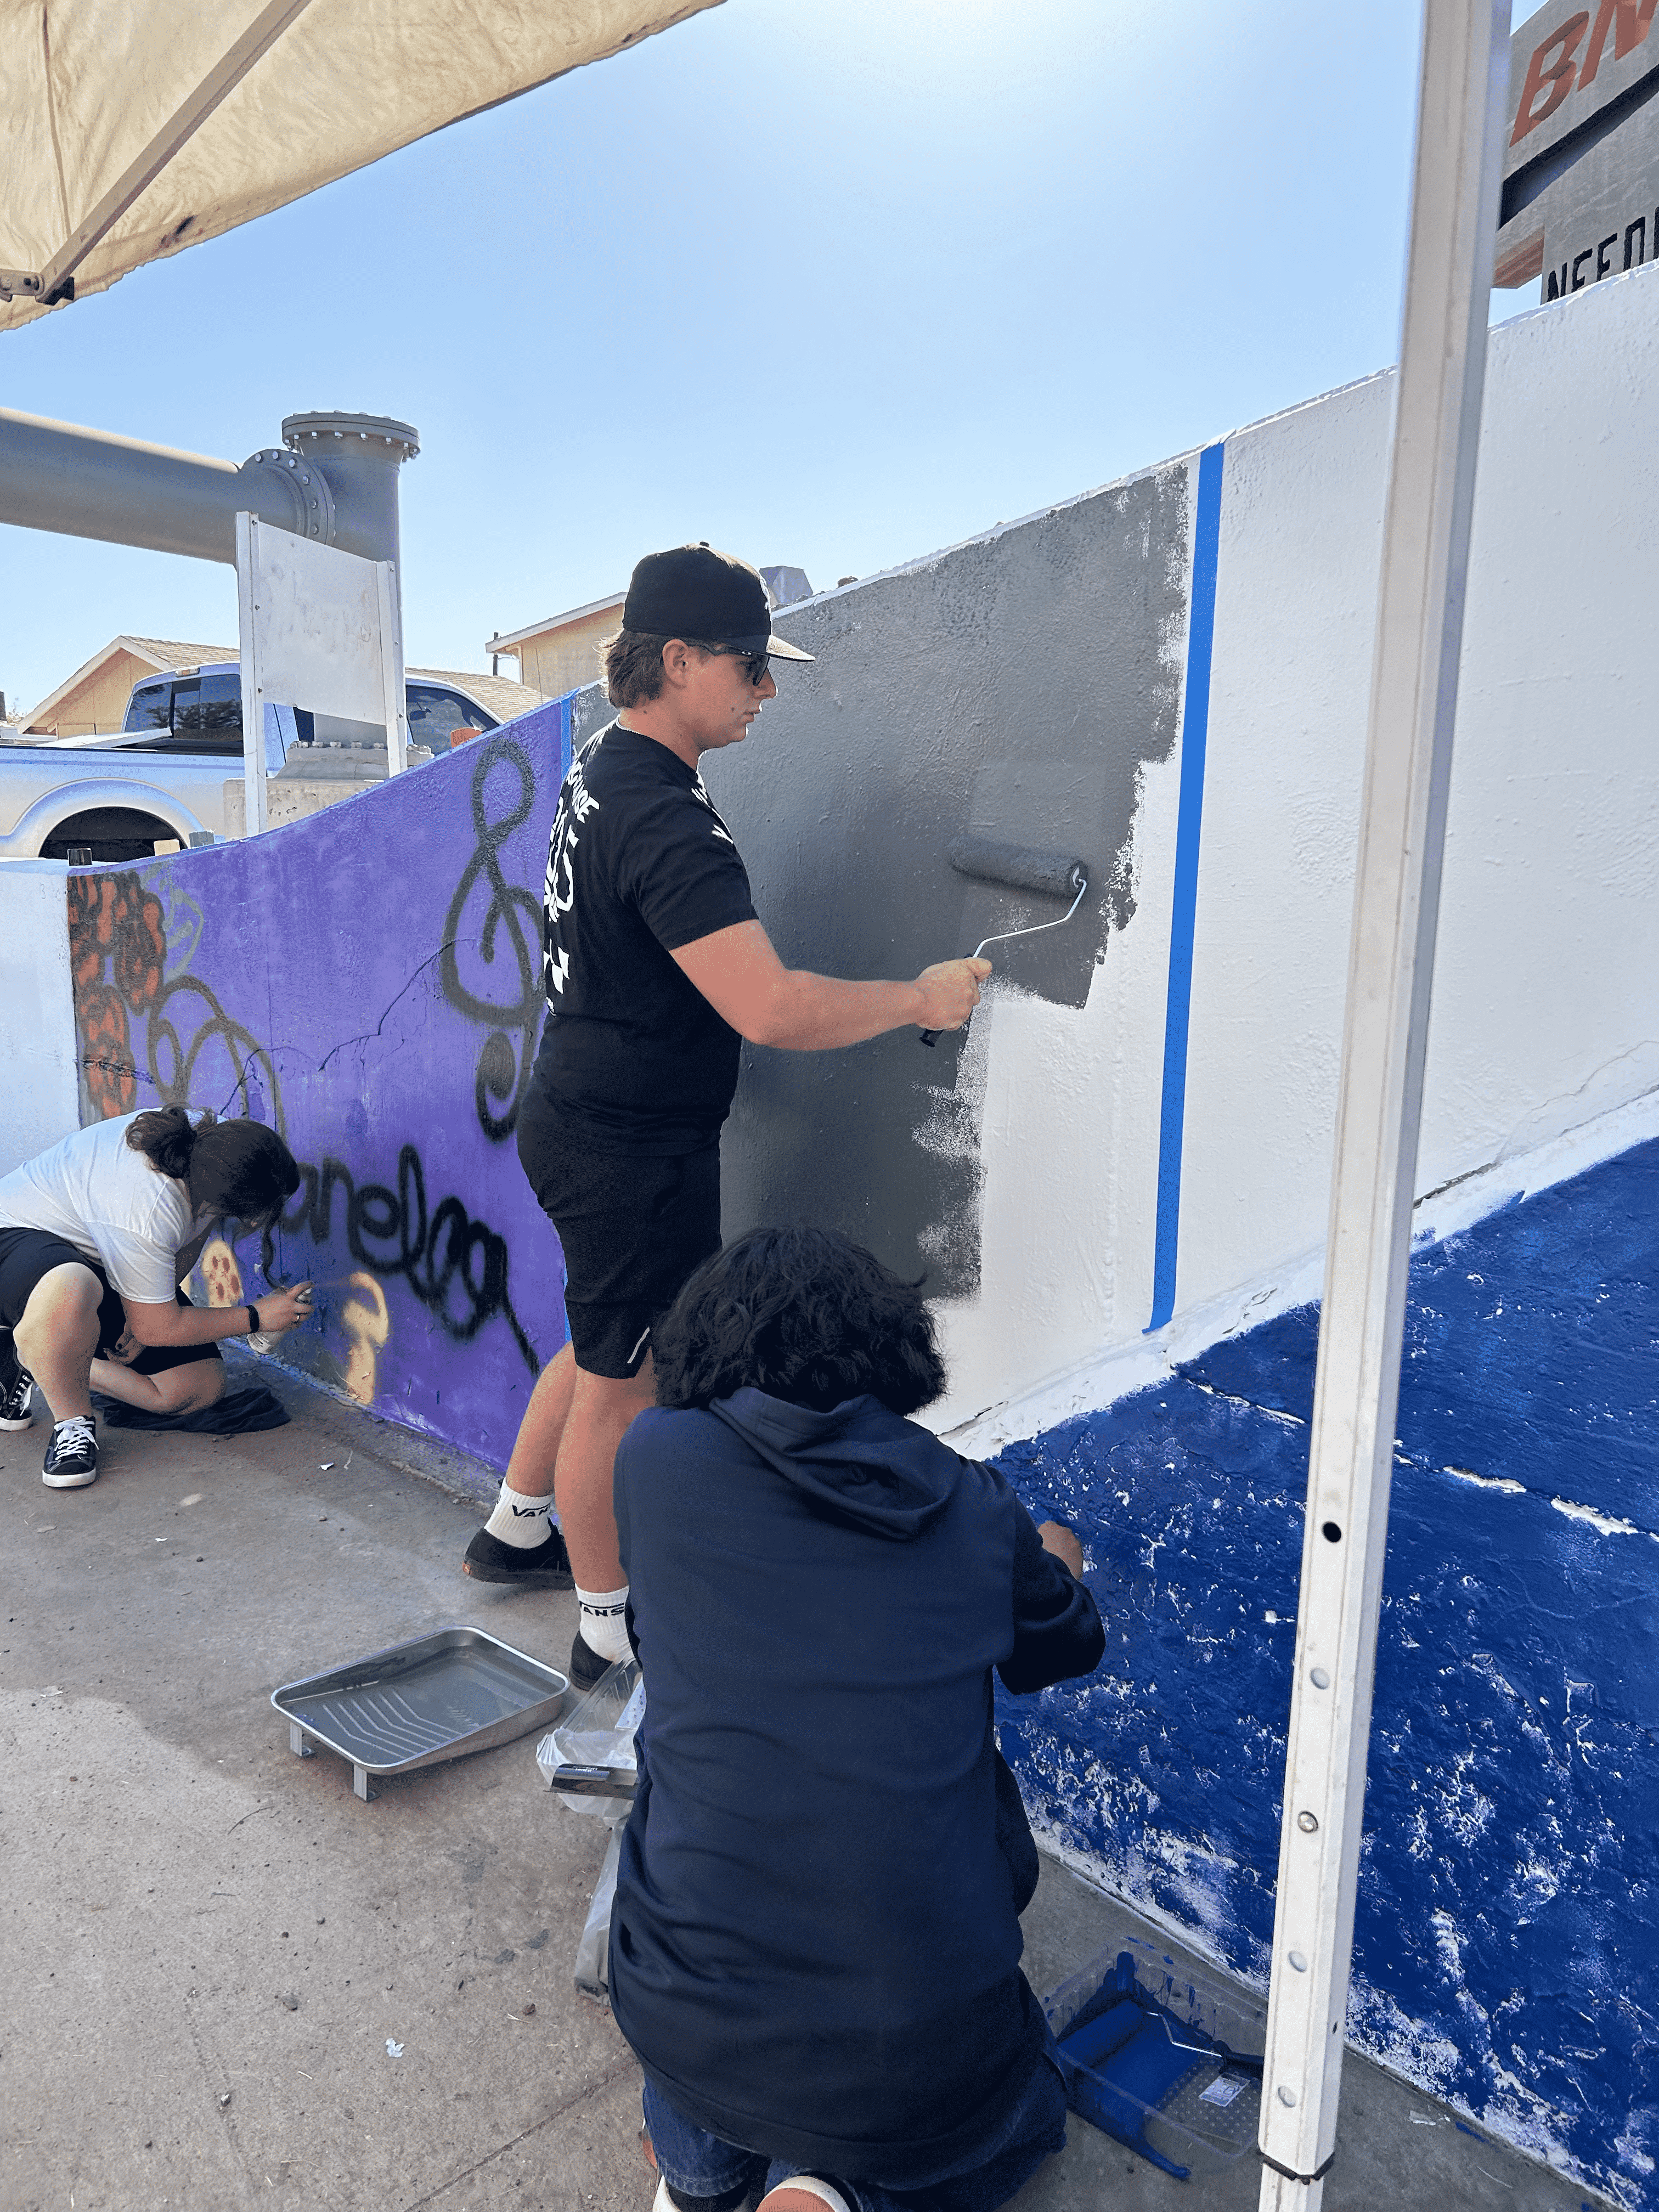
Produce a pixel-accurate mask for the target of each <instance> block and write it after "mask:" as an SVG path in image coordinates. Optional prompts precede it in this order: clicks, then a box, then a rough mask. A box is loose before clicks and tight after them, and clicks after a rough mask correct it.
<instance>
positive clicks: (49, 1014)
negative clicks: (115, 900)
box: [0, 860, 78, 1175]
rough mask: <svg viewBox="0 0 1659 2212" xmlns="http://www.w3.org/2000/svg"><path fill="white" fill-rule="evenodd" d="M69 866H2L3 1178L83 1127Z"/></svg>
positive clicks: (42, 863)
mask: <svg viewBox="0 0 1659 2212" xmlns="http://www.w3.org/2000/svg"><path fill="white" fill-rule="evenodd" d="M68 874H69V870H68V868H67V867H66V866H65V865H64V862H63V861H62V860H7V861H5V862H3V863H0V1068H3V1070H4V1085H3V1097H4V1102H5V1103H4V1105H3V1108H0V1175H9V1173H10V1172H11V1170H12V1169H13V1168H15V1167H17V1166H20V1165H21V1163H22V1162H23V1161H24V1160H29V1159H33V1158H34V1155H35V1154H36V1153H37V1152H45V1151H46V1149H47V1147H48V1146H52V1145H55V1144H56V1143H57V1142H58V1139H60V1138H61V1137H66V1136H68V1134H69V1133H70V1130H71V1129H73V1128H75V1127H77V1126H78V1116H77V1114H76V1066H75V1062H76V1050H75V1018H74V1014H73V1011H72V1007H71V1001H70V951H69V939H68V937H67V936H66V935H65V933H64V884H65V878H67V876H68Z"/></svg>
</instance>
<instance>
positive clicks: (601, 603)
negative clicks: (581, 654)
mask: <svg viewBox="0 0 1659 2212" xmlns="http://www.w3.org/2000/svg"><path fill="white" fill-rule="evenodd" d="M627 596H628V594H627V593H626V592H611V594H610V595H609V597H608V598H605V599H590V600H589V601H588V603H587V605H586V606H585V607H569V608H567V609H566V611H565V612H564V613H563V614H562V615H548V616H546V617H544V619H543V620H542V621H540V622H533V623H526V625H525V627H524V628H523V629H513V630H508V631H507V632H506V633H505V635H500V634H498V635H496V636H495V637H492V638H491V639H490V640H489V642H488V643H487V644H486V646H485V647H484V651H485V652H486V653H511V652H512V650H513V647H514V646H515V645H522V644H523V643H524V642H525V641H526V638H532V637H549V636H550V635H552V633H553V632H554V631H555V630H556V629H564V628H566V626H567V625H568V623H579V622H586V619H587V617H589V616H590V615H603V614H609V613H610V611H611V608H612V607H619V606H621V605H622V603H623V600H624V599H626V598H627Z"/></svg>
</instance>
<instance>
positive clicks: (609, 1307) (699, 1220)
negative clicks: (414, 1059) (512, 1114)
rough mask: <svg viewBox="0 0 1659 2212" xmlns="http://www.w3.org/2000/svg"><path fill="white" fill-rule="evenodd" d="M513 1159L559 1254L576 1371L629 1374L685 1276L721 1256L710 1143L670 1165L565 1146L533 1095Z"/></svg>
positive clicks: (716, 1150) (716, 1158) (716, 1149)
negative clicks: (549, 1227)
mask: <svg viewBox="0 0 1659 2212" xmlns="http://www.w3.org/2000/svg"><path fill="white" fill-rule="evenodd" d="M519 1158H520V1161H521V1162H522V1163H523V1165H524V1171H525V1173H526V1176H529V1178H530V1188H532V1190H533V1191H534V1192H535V1194H536V1201H537V1203H538V1205H539V1206H540V1207H541V1209H542V1211H543V1212H544V1213H545V1214H546V1216H547V1218H548V1219H549V1220H550V1222H551V1223H552V1224H553V1226H554V1227H555V1228H556V1230H557V1231H558V1232H559V1243H561V1245H562V1247H563V1248H564V1268H565V1285H564V1310H565V1315H566V1317H567V1319H568V1322H569V1324H570V1343H571V1348H572V1350H573V1351H574V1353H575V1355H576V1364H577V1366H578V1367H580V1368H581V1369H582V1370H584V1371H585V1372H586V1373H587V1374H589V1375H608V1376H611V1377H612V1378H613V1379H617V1380H620V1379H622V1378H623V1377H624V1376H629V1375H635V1374H637V1373H638V1372H639V1369H640V1364H641V1361H642V1360H643V1359H644V1358H645V1355H646V1353H647V1351H648V1350H649V1349H650V1343H651V1332H652V1330H653V1328H655V1327H656V1325H657V1323H658V1322H659V1321H660V1320H661V1319H662V1317H663V1316H664V1315H665V1313H666V1312H667V1310H668V1309H669V1307H670V1306H671V1305H672V1304H673V1303H674V1300H675V1299H676V1298H677V1297H678V1295H679V1292H680V1290H681V1287H682V1285H684V1281H685V1279H686V1277H687V1276H688V1275H689V1274H690V1273H691V1272H692V1270H693V1268H695V1267H699V1266H700V1265H701V1264H702V1261H705V1260H707V1259H708V1258H709V1257H710V1256H711V1255H712V1254H714V1253H715V1252H718V1251H719V1250H720V1146H719V1144H718V1143H715V1144H712V1145H708V1146H705V1147H704V1148H703V1150H702V1152H687V1153H684V1154H683V1155H681V1156H680V1157H678V1158H672V1159H656V1158H647V1157H643V1156H641V1155H640V1154H638V1153H629V1152H587V1151H585V1150H584V1149H582V1147H580V1146H575V1145H572V1144H569V1143H568V1142H567V1141H566V1140H565V1139H564V1138H563V1137H562V1135H561V1134H560V1133H559V1132H558V1128H557V1126H556V1121H555V1117H554V1114H553V1109H552V1108H551V1107H550V1105H549V1104H548V1103H547V1102H546V1100H545V1099H544V1098H543V1097H541V1096H540V1095H539V1093H538V1092H537V1091H533V1090H532V1091H531V1092H530V1094H529V1096H528V1097H526V1100H525V1102H524V1104H523V1106H522V1107H521V1108H520V1112H519Z"/></svg>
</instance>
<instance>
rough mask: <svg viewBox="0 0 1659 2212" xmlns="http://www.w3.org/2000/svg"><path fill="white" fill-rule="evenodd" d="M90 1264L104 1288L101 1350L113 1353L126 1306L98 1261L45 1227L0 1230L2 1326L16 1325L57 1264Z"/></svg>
mask: <svg viewBox="0 0 1659 2212" xmlns="http://www.w3.org/2000/svg"><path fill="white" fill-rule="evenodd" d="M70 1265H73V1266H75V1267H90V1268H91V1270H92V1272H93V1273H94V1275H96V1276H97V1278H98V1280H99V1283H100V1285H101V1287H102V1290H103V1293H104V1295H103V1297H102V1298H101V1300H100V1303H99V1307H98V1352H99V1357H100V1358H105V1357H106V1356H107V1355H108V1354H109V1353H110V1352H113V1351H114V1349H115V1347H116V1346H117V1345H118V1343H119V1342H120V1340H121V1332H122V1331H123V1330H124V1329H125V1327H126V1325H127V1311H126V1308H125V1306H124V1305H123V1304H121V1300H120V1297H119V1294H118V1292H116V1291H112V1289H111V1288H110V1286H109V1278H108V1276H107V1275H106V1274H105V1273H104V1271H103V1269H102V1268H101V1267H100V1266H99V1265H98V1262H97V1261H95V1260H88V1257H87V1255H86V1254H85V1253H84V1252H77V1251H76V1249H75V1247H74V1245H73V1244H70V1243H66V1242H65V1241H64V1238H63V1237H53V1236H52V1235H51V1234H50V1233H49V1231H46V1230H44V1229H0V1328H16V1326H17V1324H18V1322H20V1321H21V1319H22V1318H23V1309H24V1307H25V1306H26V1305H27V1304H28V1302H29V1299H30V1297H32V1296H33V1291H34V1286H35V1285H36V1284H37V1283H38V1282H39V1281H40V1278H41V1277H42V1276H43V1275H49V1274H50V1273H52V1269H53V1268H54V1267H68V1266H70Z"/></svg>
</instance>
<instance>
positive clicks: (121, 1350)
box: [103, 1328, 144, 1367]
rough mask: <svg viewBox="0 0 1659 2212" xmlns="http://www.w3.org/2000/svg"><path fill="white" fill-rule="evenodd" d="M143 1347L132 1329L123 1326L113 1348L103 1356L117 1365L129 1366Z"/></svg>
mask: <svg viewBox="0 0 1659 2212" xmlns="http://www.w3.org/2000/svg"><path fill="white" fill-rule="evenodd" d="M143 1348H144V1347H143V1345H142V1344H140V1343H139V1341H138V1340H137V1337H136V1336H135V1335H134V1334H133V1333H132V1331H131V1329H130V1328H124V1329H123V1330H122V1331H121V1334H120V1335H119V1336H118V1338H117V1339H116V1340H115V1344H114V1347H113V1349H112V1350H111V1351H109V1352H105V1354H104V1355H103V1356H104V1358H106V1359H107V1360H109V1361H110V1362H111V1363H112V1364H113V1365H115V1366H117V1367H130V1366H131V1364H132V1363H133V1361H134V1360H135V1359H137V1357H138V1355H139V1353H140V1352H142V1351H143Z"/></svg>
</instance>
